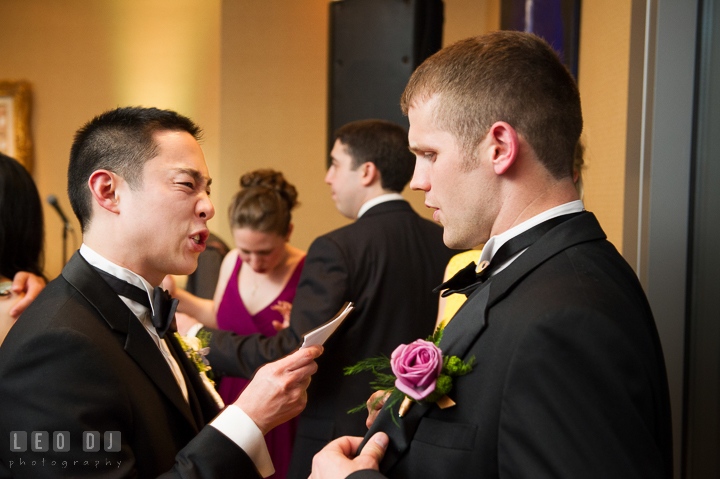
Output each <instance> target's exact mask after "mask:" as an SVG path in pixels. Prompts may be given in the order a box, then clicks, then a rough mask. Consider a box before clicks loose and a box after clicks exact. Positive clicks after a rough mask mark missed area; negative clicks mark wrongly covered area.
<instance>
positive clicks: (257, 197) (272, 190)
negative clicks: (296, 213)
mask: <svg viewBox="0 0 720 479" xmlns="http://www.w3.org/2000/svg"><path fill="white" fill-rule="evenodd" d="M297 205H298V201H297V190H296V189H295V186H293V185H292V184H290V183H288V182H287V180H285V178H284V177H283V174H282V173H280V172H279V171H275V170H266V169H263V170H255V171H251V172H249V173H245V174H244V175H243V176H242V177H241V178H240V191H239V192H237V193H236V194H235V196H234V197H233V199H232V202H231V204H230V210H229V213H230V227H231V228H250V229H252V230H255V231H259V232H261V233H275V234H277V235H279V236H285V235H287V234H288V231H289V230H290V220H291V218H292V217H291V215H290V211H291V210H292V209H293V208H294V207H295V206H297Z"/></svg>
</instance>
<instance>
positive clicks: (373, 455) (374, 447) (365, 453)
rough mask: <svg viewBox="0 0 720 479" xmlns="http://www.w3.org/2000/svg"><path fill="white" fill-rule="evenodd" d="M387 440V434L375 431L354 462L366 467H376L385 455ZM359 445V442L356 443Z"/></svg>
mask: <svg viewBox="0 0 720 479" xmlns="http://www.w3.org/2000/svg"><path fill="white" fill-rule="evenodd" d="M389 442H390V439H388V436H387V434H385V433H384V432H377V433H375V434H374V435H373V437H371V438H370V440H369V441H368V442H367V443H366V444H365V447H363V450H362V451H360V454H359V455H358V456H357V457H356V458H355V462H357V463H359V464H360V465H362V466H364V467H366V468H367V469H378V467H379V464H380V461H381V460H382V458H383V457H384V456H385V451H386V450H387V447H388V443H389ZM359 445H360V444H358V446H359ZM356 450H357V448H356Z"/></svg>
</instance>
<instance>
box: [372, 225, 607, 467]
mask: <svg viewBox="0 0 720 479" xmlns="http://www.w3.org/2000/svg"><path fill="white" fill-rule="evenodd" d="M600 239H605V233H603V231H602V229H601V228H600V225H599V224H598V222H597V220H596V219H595V216H594V215H593V214H592V213H587V212H586V213H584V214H582V215H578V216H577V217H576V218H573V219H570V220H568V221H566V222H565V223H562V224H560V225H559V226H557V227H555V228H553V229H552V230H551V231H550V232H548V233H547V234H546V235H545V236H543V237H542V238H540V239H539V240H538V241H537V242H536V243H535V244H533V245H532V246H531V247H530V248H528V249H527V250H526V251H525V252H524V253H523V254H521V255H520V256H519V257H518V258H517V259H516V260H515V261H514V262H513V263H512V264H511V265H510V266H508V267H507V268H505V269H504V270H503V271H501V272H500V273H498V274H497V275H495V276H493V277H492V278H490V279H489V280H488V281H487V282H486V283H485V284H484V285H483V286H481V287H480V288H478V289H477V290H475V291H474V292H473V293H472V294H471V295H470V297H469V298H468V300H467V301H466V302H465V303H464V304H463V305H462V307H461V308H460V309H459V310H458V312H457V313H456V314H455V316H453V318H452V320H451V321H450V322H449V323H448V325H447V326H446V327H445V330H444V332H443V337H442V340H441V341H440V349H442V350H443V354H444V355H450V356H458V357H460V358H463V359H465V360H467V359H468V358H467V357H466V355H467V354H468V350H469V349H470V347H471V346H472V345H473V344H474V343H475V342H476V341H477V340H478V338H479V337H480V335H481V334H482V333H483V331H485V329H486V327H487V314H488V310H489V309H490V308H491V307H492V306H493V305H494V304H496V303H497V302H498V301H500V300H502V299H503V298H504V297H506V296H507V294H508V293H509V291H510V290H511V288H512V286H513V285H515V284H516V283H517V282H518V281H520V280H521V279H522V278H524V277H525V276H526V275H528V274H529V273H530V272H531V271H533V270H534V269H535V268H537V267H538V266H539V265H541V264H542V263H544V262H545V261H547V260H548V259H549V258H551V257H552V256H555V255H556V254H558V253H560V252H561V251H564V250H566V249H567V248H570V247H571V246H574V245H577V244H580V243H583V242H586V241H594V240H600ZM433 406H434V404H429V403H416V404H413V405H412V407H411V408H410V411H409V412H408V414H407V415H406V416H405V417H404V418H402V419H398V420H397V421H398V423H399V425H400V427H398V426H397V425H396V424H395V423H394V422H393V419H392V417H391V415H390V411H389V410H383V411H382V412H381V413H380V415H379V416H378V417H377V419H376V420H375V422H374V423H373V425H372V427H371V428H370V430H369V431H368V432H367V434H366V435H365V439H364V440H363V443H362V444H361V446H360V448H362V447H363V446H364V444H365V442H366V441H367V440H368V439H369V438H370V437H371V436H372V435H373V434H374V433H375V432H378V431H383V432H385V433H387V435H388V437H389V438H390V445H389V446H388V449H387V452H386V453H385V457H384V459H383V460H382V462H381V463H380V472H383V473H385V472H387V471H389V470H390V469H391V468H392V467H393V465H395V463H396V462H397V461H398V460H399V459H400V458H401V457H402V456H403V454H404V453H405V451H406V450H407V448H408V447H410V443H411V442H412V439H413V436H414V435H415V432H416V431H417V428H418V426H419V424H420V420H421V419H422V417H423V416H424V415H425V414H427V412H428V411H429V410H430V409H431V408H432V407H433ZM394 409H395V411H394V414H397V406H396V407H395V408H394Z"/></svg>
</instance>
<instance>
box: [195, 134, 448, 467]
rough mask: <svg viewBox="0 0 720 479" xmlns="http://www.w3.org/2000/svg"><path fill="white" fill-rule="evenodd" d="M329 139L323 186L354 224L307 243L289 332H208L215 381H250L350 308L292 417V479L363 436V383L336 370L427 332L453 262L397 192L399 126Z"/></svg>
mask: <svg viewBox="0 0 720 479" xmlns="http://www.w3.org/2000/svg"><path fill="white" fill-rule="evenodd" d="M335 138H336V141H335V145H334V147H333V149H332V152H331V155H330V156H331V163H330V167H329V169H328V172H327V176H326V177H325V182H326V183H328V184H329V185H330V189H331V193H332V198H333V200H334V201H335V205H336V206H337V209H338V211H340V213H342V214H343V215H344V216H346V217H347V218H350V219H353V220H356V221H355V222H354V223H352V224H350V225H347V226H345V227H343V228H340V229H337V230H335V231H332V232H330V233H328V234H326V235H323V236H321V237H319V238H317V239H316V240H315V241H314V242H313V243H312V245H311V246H310V249H309V251H308V254H307V258H306V260H305V268H304V269H303V272H302V276H301V277H300V282H299V285H298V289H297V293H296V296H295V301H294V304H293V308H292V313H291V316H290V327H289V328H287V329H285V330H283V331H280V332H279V333H278V334H277V336H274V337H265V336H261V335H253V336H237V335H235V334H233V333H229V332H222V331H216V332H213V339H212V343H211V352H210V355H209V356H208V359H209V360H210V364H211V365H212V367H213V368H214V369H215V370H216V371H219V372H220V373H221V374H226V375H233V376H242V377H250V375H251V374H252V373H253V371H254V370H255V369H256V368H257V367H258V366H260V365H262V364H264V363H265V362H267V361H270V360H272V359H274V358H278V357H281V356H282V355H283V354H285V353H286V352H288V351H291V350H292V349H294V348H296V347H297V345H298V344H299V342H300V341H301V338H302V335H303V334H304V333H306V332H308V331H310V330H312V329H314V328H316V327H317V326H319V325H321V324H323V323H324V322H325V321H327V320H329V319H330V318H332V317H333V315H334V314H335V313H336V312H337V311H338V310H339V309H340V308H341V306H342V305H343V304H344V303H345V302H346V301H352V302H354V303H355V310H353V312H352V313H350V315H349V316H348V318H347V319H346V320H345V322H344V323H343V325H342V326H341V327H340V328H339V329H338V330H337V331H336V332H335V334H334V335H333V336H332V337H331V338H330V339H329V340H328V342H327V344H326V345H325V351H326V352H325V353H324V354H323V356H322V357H321V358H320V359H318V366H319V370H318V374H317V375H316V376H315V378H313V381H312V383H311V385H310V387H309V389H308V406H307V408H306V410H305V412H304V413H303V414H302V415H301V416H300V422H299V426H298V432H297V436H296V439H295V445H294V449H293V457H292V462H291V464H290V468H289V472H288V477H292V478H303V479H304V478H306V477H307V476H308V474H309V473H310V468H311V461H312V457H313V455H314V454H315V453H316V452H318V451H319V450H320V449H321V448H322V447H323V446H324V445H325V444H327V442H328V441H330V440H332V439H334V438H336V437H339V436H342V435H346V434H355V435H357V434H363V432H364V431H365V429H366V427H365V417H364V414H362V413H357V414H352V415H350V414H348V413H347V411H348V410H349V409H351V408H353V407H355V406H357V405H359V404H362V403H363V402H364V401H365V400H366V399H367V396H368V394H369V393H371V392H372V390H371V389H370V387H369V385H368V382H369V380H370V379H371V376H369V375H358V376H350V377H346V376H344V375H343V368H344V367H346V366H351V365H353V364H355V363H356V362H357V361H359V360H361V359H365V358H367V357H371V356H377V355H378V354H386V355H390V353H391V352H392V350H393V349H394V348H395V346H397V344H398V343H401V342H410V341H413V340H415V339H417V338H420V337H423V338H424V337H427V336H428V335H430V334H432V332H433V330H434V326H435V318H436V316H437V303H438V297H437V295H436V294H434V293H432V289H433V287H434V286H436V285H437V284H438V283H439V282H441V281H442V277H443V273H444V270H445V266H446V265H447V262H448V260H449V259H450V257H451V256H452V255H453V252H452V251H451V250H450V249H448V248H447V247H445V246H444V245H443V243H442V229H441V228H440V227H439V226H438V225H436V224H433V223H432V222H431V221H428V220H425V219H423V218H421V217H420V216H419V215H418V214H417V213H415V211H413V209H412V208H411V207H410V205H409V204H408V203H407V202H406V201H405V200H404V199H403V197H402V196H401V195H400V192H402V190H403V189H404V188H405V186H406V185H407V183H408V181H410V177H411V176H412V171H413V163H414V162H413V156H412V154H411V153H410V152H409V150H408V143H407V132H406V131H405V129H403V128H402V127H400V126H399V125H396V124H394V123H391V122H388V121H383V120H362V121H356V122H353V123H349V124H347V125H345V126H343V127H342V128H340V129H339V130H338V131H337V132H336V134H335ZM409 297H410V298H413V300H412V301H411V302H408V301H406V298H409Z"/></svg>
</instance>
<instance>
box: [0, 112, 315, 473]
mask: <svg viewBox="0 0 720 479" xmlns="http://www.w3.org/2000/svg"><path fill="white" fill-rule="evenodd" d="M199 136H200V129H199V128H198V127H197V126H196V125H195V124H194V123H193V122H192V121H191V120H189V119H188V118H186V117H183V116H181V115H178V114H177V113H175V112H172V111H169V110H158V109H154V108H121V109H117V110H112V111H109V112H106V113H104V114H102V115H100V116H98V117H96V118H94V119H93V120H92V121H90V122H89V123H88V124H86V125H85V126H84V127H83V128H82V129H81V130H79V131H78V133H77V134H76V137H75V141H74V143H73V147H72V151H71V154H70V164H69V167H68V194H69V196H70V200H71V204H72V207H73V210H74V212H75V214H76V215H77V217H78V219H79V220H80V224H81V226H82V230H83V245H82V246H81V248H80V251H78V252H76V253H75V254H74V255H73V257H72V258H71V260H70V261H69V262H68V264H67V265H66V266H65V268H64V269H63V271H62V274H61V276H60V277H58V278H57V279H55V280H54V281H52V282H51V283H50V284H48V285H47V287H46V288H45V289H44V290H43V292H42V293H41V294H40V295H39V296H38V297H37V299H35V301H34V302H33V303H32V304H31V305H30V306H29V307H28V309H27V310H26V311H25V312H24V313H23V314H22V316H21V317H20V319H19V320H18V321H17V323H16V324H15V326H14V327H13V328H12V329H11V331H10V334H9V335H8V337H7V339H6V340H5V342H4V343H3V346H2V348H0V437H2V439H0V441H1V442H0V446H1V447H0V476H2V477H10V476H12V477H33V478H35V477H86V476H91V477H157V476H160V475H161V474H162V475H163V477H207V478H214V477H231V476H232V477H266V476H268V475H270V474H272V473H273V466H272V462H270V460H269V455H268V453H267V449H266V446H265V442H264V440H263V435H264V434H265V433H266V432H267V431H269V430H270V429H272V428H273V427H275V426H276V425H278V424H280V423H282V422H285V421H287V420H288V419H290V418H292V417H294V416H296V415H297V414H298V413H299V412H300V411H301V410H302V408H303V407H304V404H305V400H306V394H305V390H306V388H307V386H308V384H309V382H310V374H312V373H313V372H314V371H315V370H316V368H317V365H316V364H315V363H314V361H313V359H314V358H315V357H317V356H318V355H319V354H320V352H321V348H319V347H312V348H308V349H304V350H301V351H298V352H297V353H294V354H292V355H290V356H288V357H286V358H284V359H282V360H280V361H277V362H276V363H273V364H270V365H268V366H266V367H264V368H262V369H260V370H259V371H258V372H257V375H256V376H255V378H254V380H253V381H252V382H251V383H250V385H249V386H248V388H247V389H246V390H245V391H244V392H243V394H242V395H241V396H240V398H239V399H238V400H237V401H236V402H235V403H234V404H232V405H229V406H228V407H227V408H225V409H224V410H223V412H222V413H220V414H219V415H218V411H219V408H218V405H217V404H216V403H215V402H214V400H213V398H212V397H211V395H210V394H209V390H208V389H207V388H206V385H205V383H203V381H202V380H201V377H200V375H199V374H198V369H197V367H196V365H195V364H193V362H191V361H190V360H189V359H188V358H187V356H186V354H185V351H183V348H182V347H181V345H180V343H179V342H178V341H177V339H176V338H175V337H174V336H173V333H172V329H168V328H169V327H170V321H171V320H172V316H173V313H174V311H175V305H173V304H172V301H170V298H169V297H167V293H164V292H163V291H162V290H160V288H158V287H157V285H159V284H160V283H161V281H162V279H163V277H164V276H165V275H166V274H188V273H191V272H192V271H193V270H194V269H195V267H196V266H197V258H198V255H199V254H200V252H202V251H203V250H204V248H205V242H206V240H207V237H208V235H209V232H208V230H207V225H206V223H207V221H208V220H209V219H210V218H212V216H213V215H214V212H215V211H214V208H213V205H212V203H211V202H210V198H209V194H210V182H211V180H210V177H209V174H208V170H207V166H206V164H205V159H204V156H203V153H202V150H201V149H200V146H199V144H198V141H197V140H198V138H199ZM165 333H167V334H165ZM216 416H217V417H216ZM213 418H214V419H213ZM211 420H212V423H210V421H211ZM208 423H210V424H208Z"/></svg>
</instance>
